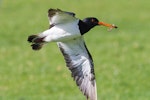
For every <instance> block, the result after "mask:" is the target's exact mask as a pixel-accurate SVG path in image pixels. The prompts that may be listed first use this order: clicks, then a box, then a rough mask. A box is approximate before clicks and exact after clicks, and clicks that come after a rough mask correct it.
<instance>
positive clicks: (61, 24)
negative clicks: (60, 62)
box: [28, 9, 117, 100]
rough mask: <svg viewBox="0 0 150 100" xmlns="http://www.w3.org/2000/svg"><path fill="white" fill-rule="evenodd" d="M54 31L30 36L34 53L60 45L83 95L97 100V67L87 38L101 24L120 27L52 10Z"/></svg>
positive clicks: (50, 18) (50, 15) (50, 30)
mask: <svg viewBox="0 0 150 100" xmlns="http://www.w3.org/2000/svg"><path fill="white" fill-rule="evenodd" d="M48 19H49V23H50V29H48V30H46V31H44V32H42V33H40V34H38V35H31V36H29V37H28V41H29V42H31V43H32V45H31V46H32V49H33V50H39V49H41V48H42V46H43V45H44V44H45V43H48V42H57V45H58V47H59V48H60V50H61V52H62V54H63V56H64V59H65V61H66V65H67V67H68V69H69V70H70V71H71V74H72V77H73V78H74V80H75V81H76V84H77V85H78V86H79V89H80V90H81V91H82V93H83V94H84V95H85V96H86V97H87V99H90V100H97V87H96V81H95V73H94V64H93V59H92V56H91V55H90V53H89V51H88V49H87V47H86V45H85V42H84V39H83V35H84V34H85V33H86V32H88V31H89V30H90V29H91V28H93V27H95V26H97V25H104V26H107V27H109V28H117V27H116V26H113V25H111V24H107V23H104V22H99V21H98V19H96V18H94V17H88V18H85V19H84V20H80V19H77V18H76V17H75V14H74V13H72V12H65V11H61V10H59V9H49V11H48Z"/></svg>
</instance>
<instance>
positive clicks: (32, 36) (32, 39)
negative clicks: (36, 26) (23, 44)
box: [28, 35, 38, 42]
mask: <svg viewBox="0 0 150 100" xmlns="http://www.w3.org/2000/svg"><path fill="white" fill-rule="evenodd" d="M37 37H38V36H37V35H30V36H29V37H28V42H33V41H34V39H35V38H37Z"/></svg>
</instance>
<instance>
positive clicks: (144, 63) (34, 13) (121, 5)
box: [0, 0, 150, 100]
mask: <svg viewBox="0 0 150 100" xmlns="http://www.w3.org/2000/svg"><path fill="white" fill-rule="evenodd" d="M149 4H150V1H149V0H144V1H143V0H115V1H110V0H92V1H91V0H74V1H73V0H72V1H71V0H41V1H40V0H38V1H37V0H0V19H1V20H0V100H85V97H84V96H83V95H82V94H81V92H80V91H79V89H78V87H77V86H76V84H75V82H74V81H73V79H72V77H71V75H70V71H69V70H68V69H67V67H66V66H65V62H64V59H63V56H62V54H61V53H60V51H59V49H58V47H57V45H56V43H49V44H47V45H46V46H45V47H44V48H43V49H42V50H40V51H33V50H32V49H31V47H30V44H29V43H28V42H27V37H28V36H29V35H31V34H37V33H39V32H42V31H44V30H46V29H48V27H49V23H48V18H47V10H48V9H49V8H60V9H62V10H65V11H72V12H75V13H76V17H78V18H80V19H83V18H85V17H89V16H94V17H97V18H98V19H99V20H100V21H104V22H108V23H114V24H116V25H117V26H118V29H114V30H112V31H111V32H108V31H107V28H106V27H102V26H101V27H99V26H97V27H95V28H94V29H92V30H91V31H90V32H88V33H87V34H85V36H84V38H85V41H86V44H87V47H88V49H89V51H90V52H91V54H92V56H93V59H94V64H95V74H96V81H97V88H98V89H97V90H98V100H149V99H150V22H149V19H150V12H149V10H150V6H149Z"/></svg>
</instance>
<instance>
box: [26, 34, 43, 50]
mask: <svg viewBox="0 0 150 100" xmlns="http://www.w3.org/2000/svg"><path fill="white" fill-rule="evenodd" d="M27 41H28V42H29V43H32V45H31V47H32V49H33V50H40V49H41V48H42V47H43V45H44V42H43V38H40V37H39V36H38V35H30V36H29V37H28V40H27Z"/></svg>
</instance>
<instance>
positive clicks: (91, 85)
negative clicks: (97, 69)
mask: <svg viewBox="0 0 150 100" xmlns="http://www.w3.org/2000/svg"><path fill="white" fill-rule="evenodd" d="M57 44H58V46H59V48H60V50H61V52H62V54H63V56H64V58H65V61H66V65H67V67H68V68H69V70H70V71H71V73H72V77H73V78H74V80H75V81H76V84H77V85H78V86H79V88H80V90H81V91H82V93H83V94H84V95H85V96H86V97H87V99H88V98H89V99H90V100H97V90H96V81H95V74H94V66H93V60H92V58H91V55H90V53H89V51H88V49H87V48H86V45H85V43H84V40H83V38H82V37H79V38H76V39H74V40H69V41H65V42H57Z"/></svg>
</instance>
